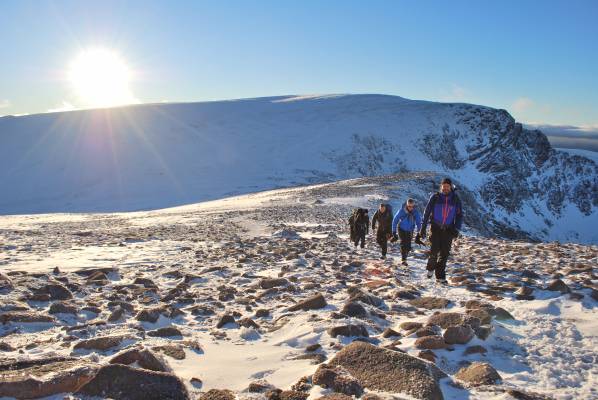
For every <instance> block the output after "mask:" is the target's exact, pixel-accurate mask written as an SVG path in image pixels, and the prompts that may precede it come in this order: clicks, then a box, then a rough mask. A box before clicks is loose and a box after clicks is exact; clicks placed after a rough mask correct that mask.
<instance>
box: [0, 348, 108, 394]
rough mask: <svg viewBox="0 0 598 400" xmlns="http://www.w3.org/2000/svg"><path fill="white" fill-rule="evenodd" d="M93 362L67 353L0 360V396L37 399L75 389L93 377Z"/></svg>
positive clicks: (94, 368)
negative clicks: (18, 359)
mask: <svg viewBox="0 0 598 400" xmlns="http://www.w3.org/2000/svg"><path fill="white" fill-rule="evenodd" d="M96 370H97V367H96V366H95V364H90V363H88V362H85V361H83V360H79V359H76V358H70V357H54V358H47V359H41V360H27V361H16V362H11V363H2V364H0V397H16V398H19V399H37V398H40V397H46V396H52V395H55V394H58V393H68V392H74V391H76V390H77V389H78V388H79V387H81V386H82V385H83V384H85V383H87V382H88V381H89V380H91V379H92V378H93V376H94V375H95V373H96Z"/></svg>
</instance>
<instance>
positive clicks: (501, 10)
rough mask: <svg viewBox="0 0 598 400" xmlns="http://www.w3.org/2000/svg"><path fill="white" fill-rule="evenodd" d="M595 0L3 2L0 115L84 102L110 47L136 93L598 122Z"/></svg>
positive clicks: (156, 97)
mask: <svg viewBox="0 0 598 400" xmlns="http://www.w3.org/2000/svg"><path fill="white" fill-rule="evenodd" d="M597 21H598V1H581V0H573V1H548V0H546V1H530V0H519V1H499V2H487V1H440V0H439V1H421V0H414V1H361V2H357V1H332V0H331V1H325V0H321V1H285V0H278V1H265V0H264V1H192V2H184V1H101V2H100V1H97V2H91V1H27V0H24V1H23V0H20V1H12V0H8V1H7V0H4V1H2V11H1V12H0V43H1V44H2V46H1V50H0V51H1V53H0V54H2V57H0V115H4V114H21V113H36V112H45V111H47V110H50V109H57V108H61V107H63V106H64V105H65V104H66V105H72V106H74V107H79V106H80V105H79V104H77V99H75V98H73V94H72V90H71V89H70V87H69V84H68V82H66V81H65V78H64V76H65V70H66V69H67V68H68V65H69V63H71V62H72V60H73V59H74V58H75V57H76V56H77V54H79V53H80V52H81V51H83V50H85V49H88V48H94V47H102V48H108V49H113V50H115V51H116V52H118V53H119V54H120V55H121V57H122V58H123V59H124V60H126V62H127V64H128V65H129V66H130V67H131V68H132V69H133V70H134V79H133V81H132V82H131V85H130V86H131V90H132V92H133V93H134V95H135V97H136V98H137V99H138V100H139V101H140V102H144V103H145V102H160V101H202V100H215V99H232V98H242V97H257V96H270V95H283V94H307V93H386V94H394V95H399V96H403V97H408V98H414V99H426V100H438V101H458V102H471V103H478V104H485V105H489V106H493V107H499V108H506V109H507V110H509V111H510V112H511V113H512V114H513V115H514V116H515V117H516V118H517V119H518V120H520V121H523V122H527V123H543V124H571V125H584V126H598V77H597V72H598V47H597V45H596V43H598V23H597Z"/></svg>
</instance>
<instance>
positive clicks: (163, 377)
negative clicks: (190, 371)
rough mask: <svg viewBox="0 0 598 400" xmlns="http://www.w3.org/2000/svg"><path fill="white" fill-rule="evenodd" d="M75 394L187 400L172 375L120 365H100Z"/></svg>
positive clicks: (127, 399)
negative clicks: (91, 377)
mask: <svg viewBox="0 0 598 400" xmlns="http://www.w3.org/2000/svg"><path fill="white" fill-rule="evenodd" d="M77 393H78V394H82V395H86V396H97V397H104V398H105V397H110V398H114V399H123V400H124V399H126V400H160V399H170V400H187V399H189V398H190V397H189V393H188V392H187V389H186V387H185V384H184V383H183V382H182V381H181V380H180V379H179V378H177V377H176V376H175V375H173V374H170V373H166V372H156V371H150V370H146V369H139V368H132V367H129V366H126V365H121V364H109V365H105V366H103V367H102V368H100V370H99V371H98V373H97V374H96V376H95V377H94V378H93V379H91V380H90V381H89V382H87V383H86V384H85V385H83V387H81V388H80V389H79V390H78V392H77ZM227 400H230V399H227Z"/></svg>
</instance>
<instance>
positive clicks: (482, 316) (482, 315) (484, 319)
mask: <svg viewBox="0 0 598 400" xmlns="http://www.w3.org/2000/svg"><path fill="white" fill-rule="evenodd" d="M467 315H471V316H472V317H476V318H478V319H479V320H480V323H481V324H482V325H486V324H489V323H491V322H492V315H490V313H489V312H488V311H486V310H483V309H481V308H476V309H473V310H467Z"/></svg>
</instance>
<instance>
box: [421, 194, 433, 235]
mask: <svg viewBox="0 0 598 400" xmlns="http://www.w3.org/2000/svg"><path fill="white" fill-rule="evenodd" d="M434 196H436V193H434V194H433V195H432V197H430V200H428V204H427V205H426V210H425V211H424V219H423V220H422V227H421V229H420V231H419V234H420V236H421V237H422V238H425V237H426V228H427V227H428V220H429V219H430V214H431V213H432V204H433V203H434Z"/></svg>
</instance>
